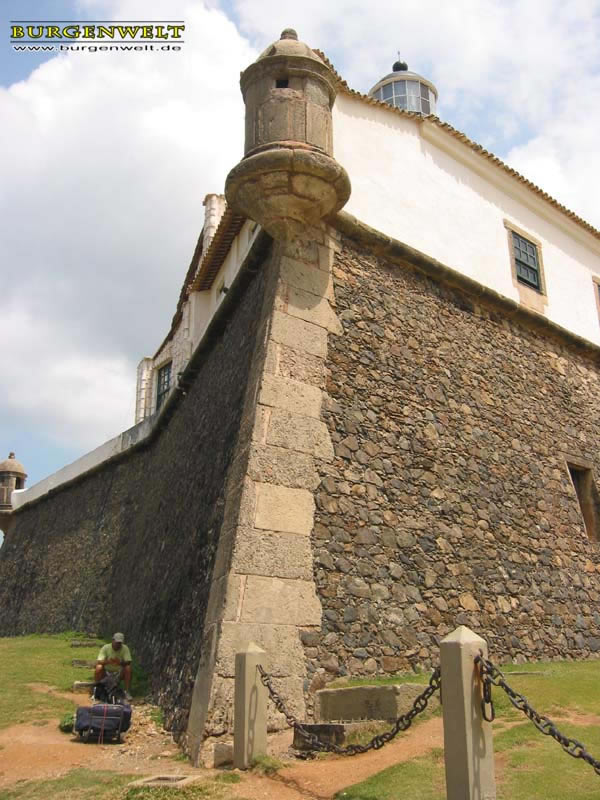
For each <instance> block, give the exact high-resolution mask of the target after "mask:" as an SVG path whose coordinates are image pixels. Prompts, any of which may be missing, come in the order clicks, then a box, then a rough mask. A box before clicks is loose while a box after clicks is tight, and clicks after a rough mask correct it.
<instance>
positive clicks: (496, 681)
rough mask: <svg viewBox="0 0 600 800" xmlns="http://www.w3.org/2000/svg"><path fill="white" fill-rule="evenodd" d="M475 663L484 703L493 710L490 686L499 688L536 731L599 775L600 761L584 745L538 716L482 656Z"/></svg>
mask: <svg viewBox="0 0 600 800" xmlns="http://www.w3.org/2000/svg"><path fill="white" fill-rule="evenodd" d="M475 663H476V664H477V666H478V668H479V674H480V676H481V680H482V681H483V686H484V697H485V698H489V699H488V700H484V702H489V704H490V705H491V707H492V709H493V705H492V703H491V697H492V684H493V685H494V686H499V687H500V688H501V689H503V690H504V691H505V692H506V694H507V695H508V699H509V700H510V702H511V703H512V704H513V706H514V707H515V708H517V709H519V711H522V712H523V714H525V716H526V717H528V719H530V720H531V721H532V722H533V724H534V725H535V727H536V728H537V729H538V731H540V732H541V733H543V734H544V736H551V737H552V738H553V739H555V740H556V741H557V742H558V743H559V744H560V746H561V747H562V749H563V750H564V751H565V753H568V754H569V755H570V756H573V758H582V759H583V760H584V761H585V762H586V763H587V764H589V765H590V766H591V767H593V768H594V771H595V772H596V774H597V775H600V761H596V759H595V758H594V757H593V756H592V755H590V753H588V751H587V750H586V749H585V747H584V745H583V744H582V743H581V742H579V741H577V739H570V738H569V737H568V736H565V734H564V733H561V732H560V731H559V730H558V728H557V727H556V725H555V724H554V723H553V722H552V720H551V719H549V718H548V717H545V716H543V715H541V714H538V712H537V711H536V710H535V708H533V707H532V706H531V705H530V704H529V703H528V702H527V698H525V697H523V695H522V694H519V692H515V690H514V689H512V688H511V687H510V686H509V685H508V684H507V683H506V681H505V679H504V675H503V674H502V672H500V670H499V669H498V667H497V666H495V664H493V663H492V662H491V661H489V660H488V659H486V658H484V657H483V654H481V655H478V656H475ZM486 687H487V689H486ZM484 718H485V714H484Z"/></svg>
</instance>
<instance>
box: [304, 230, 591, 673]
mask: <svg viewBox="0 0 600 800" xmlns="http://www.w3.org/2000/svg"><path fill="white" fill-rule="evenodd" d="M334 278H335V298H336V308H337V312H338V316H339V318H340V320H341V322H342V325H343V334H342V335H339V336H338V335H335V334H331V335H330V337H329V349H328V357H327V362H326V366H327V384H326V386H327V391H328V396H329V399H328V404H327V407H326V410H325V411H324V415H323V416H324V419H325V420H326V422H327V426H328V428H329V431H330V434H331V438H332V440H333V443H334V450H335V458H334V459H333V461H330V462H325V461H321V462H320V476H321V483H320V486H319V488H318V489H317V491H316V505H317V513H316V518H315V527H314V531H313V535H312V541H313V548H314V559H315V576H316V581H317V587H318V593H319V597H320V599H321V602H322V605H323V625H322V629H321V631H320V632H319V633H314V632H310V633H306V634H305V635H304V636H303V641H304V645H305V652H306V656H307V659H308V663H309V672H311V673H312V672H314V671H315V670H317V669H319V668H325V670H327V672H329V673H330V674H331V675H336V674H353V675H356V674H361V675H365V674H367V675H368V674H374V673H379V672H393V671H396V670H402V669H407V668H411V667H418V666H426V665H431V664H433V663H436V662H437V659H438V647H437V644H438V642H439V640H440V639H441V638H442V637H443V636H444V635H445V634H446V633H448V632H449V631H451V630H452V629H453V628H454V627H455V626H456V625H459V624H464V625H468V626H470V627H471V628H473V629H475V630H477V631H480V632H481V633H482V635H484V636H485V637H487V639H488V640H489V645H490V651H491V652H492V653H493V654H494V657H495V658H500V659H502V658H505V659H506V658H511V659H516V660H526V659H535V658H550V659H552V658H584V657H588V656H590V655H591V654H596V653H597V652H598V651H599V650H600V614H599V612H598V599H599V597H600V595H599V589H600V575H599V573H600V564H599V560H598V555H599V552H598V542H597V541H595V540H594V539H590V538H589V537H588V535H587V534H586V531H585V529H584V524H583V518H582V516H581V513H580V509H579V505H578V500H577V496H576V494H575V490H574V487H573V484H572V482H571V480H570V476H569V472H568V469H567V461H574V462H575V463H584V464H589V466H590V467H592V466H593V467H594V468H595V469H596V474H597V473H598V468H599V464H598V452H599V450H600V434H599V432H598V426H597V420H598V418H599V414H600V379H599V375H598V367H597V363H598V362H597V354H595V353H589V352H585V351H582V350H581V349H580V348H578V347H577V346H575V345H574V344H573V345H570V344H569V343H568V342H567V341H565V340H562V341H561V340H560V339H559V338H556V337H554V336H552V335H551V333H550V332H549V331H546V332H543V331H541V330H536V329H535V327H534V326H532V325H529V326H527V325H526V324H522V323H519V322H516V321H513V322H511V320H510V319H509V318H507V315H506V309H501V308H494V307H493V305H491V304H488V305H485V304H484V303H483V302H482V301H481V299H475V298H473V297H469V295H468V294H467V293H465V292H464V291H462V290H458V289H453V288H450V287H448V286H445V285H444V284H442V283H438V282H435V281H433V280H431V279H430V278H429V277H427V276H425V275H423V274H420V273H419V272H417V271H415V270H413V269H411V268H410V265H409V264H407V263H404V264H402V263H392V262H391V261H389V260H386V259H385V258H382V257H377V256H376V255H374V254H373V253H369V252H368V251H365V249H364V248H363V247H361V246H360V245H358V246H357V244H356V243H352V242H350V241H349V240H345V241H344V247H343V249H342V251H341V252H340V253H338V254H337V256H336V260H335V265H334Z"/></svg>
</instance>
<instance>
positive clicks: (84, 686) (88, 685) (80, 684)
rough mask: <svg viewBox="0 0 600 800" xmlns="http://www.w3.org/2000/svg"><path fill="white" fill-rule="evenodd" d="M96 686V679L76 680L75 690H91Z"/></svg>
mask: <svg viewBox="0 0 600 800" xmlns="http://www.w3.org/2000/svg"><path fill="white" fill-rule="evenodd" d="M93 688H94V681H75V683H74V684H73V691H74V692H91V691H92V689H93Z"/></svg>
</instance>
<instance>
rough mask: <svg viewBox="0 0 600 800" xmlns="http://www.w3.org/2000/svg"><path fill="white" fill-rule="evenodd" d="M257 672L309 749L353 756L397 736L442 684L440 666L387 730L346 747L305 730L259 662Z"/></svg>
mask: <svg viewBox="0 0 600 800" xmlns="http://www.w3.org/2000/svg"><path fill="white" fill-rule="evenodd" d="M258 672H259V674H260V679H261V681H262V682H263V684H264V685H265V686H266V687H267V690H268V692H269V695H270V697H271V700H272V701H273V704H274V705H275V708H276V709H277V710H278V711H280V712H281V713H282V714H283V716H284V717H285V718H286V720H287V723H288V725H289V726H290V727H291V728H294V730H296V731H298V733H299V734H300V736H302V738H303V739H305V741H307V742H308V744H309V745H310V748H311V750H317V751H322V752H327V753H337V754H338V755H340V756H355V755H357V754H358V753H366V752H367V751H368V750H379V749H380V748H381V747H383V746H384V744H387V743H388V742H391V740H392V739H393V738H394V736H397V735H398V734H399V733H400V731H406V730H408V728H410V726H411V725H412V721H413V719H414V718H415V717H416V716H417V715H418V714H422V713H423V711H425V709H426V708H427V704H428V703H429V700H430V699H431V697H432V696H433V695H434V694H435V693H436V692H437V691H438V690H441V685H442V680H441V671H440V668H439V667H436V668H435V669H434V671H433V673H432V674H431V677H430V678H429V685H428V686H427V688H426V689H425V690H424V691H423V692H421V694H420V695H419V696H418V697H416V698H415V701H414V703H413V706H412V708H411V709H410V711H407V712H406V714H402V716H400V717H398V719H397V720H396V722H395V723H394V725H393V727H392V728H390V730H389V731H386V732H385V733H380V734H378V735H377V736H374V737H373V738H372V739H371V741H370V742H368V743H367V744H349V745H347V746H346V747H340V746H339V745H337V744H331V743H329V742H322V741H321V740H320V739H319V737H318V736H317V735H316V734H314V733H311V732H310V731H307V730H306V728H305V727H304V726H303V725H302V723H301V722H298V720H297V719H296V717H295V716H294V715H293V714H292V713H291V712H290V711H288V709H287V708H286V706H285V703H284V702H283V699H282V698H281V696H280V695H279V694H278V692H277V691H276V689H275V688H274V687H273V683H272V681H271V676H270V675H268V674H267V673H266V672H265V670H264V669H263V667H262V666H261V665H260V664H259V665H258Z"/></svg>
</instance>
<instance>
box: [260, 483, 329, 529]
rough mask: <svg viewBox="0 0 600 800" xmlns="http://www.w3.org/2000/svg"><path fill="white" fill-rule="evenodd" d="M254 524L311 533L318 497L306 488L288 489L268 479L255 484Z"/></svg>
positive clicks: (266, 527) (264, 527) (261, 526)
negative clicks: (314, 496) (275, 484)
mask: <svg viewBox="0 0 600 800" xmlns="http://www.w3.org/2000/svg"><path fill="white" fill-rule="evenodd" d="M256 498H257V501H256V517H255V519H254V526H255V527H256V528H263V529H265V530H270V531H286V532H288V533H298V534H302V535H304V536H308V535H309V534H310V532H311V530H312V526H313V515H314V510H315V501H314V499H313V496H312V493H311V492H309V491H308V490H307V489H289V488H287V487H285V486H274V485H272V484H269V483H257V484H256Z"/></svg>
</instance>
